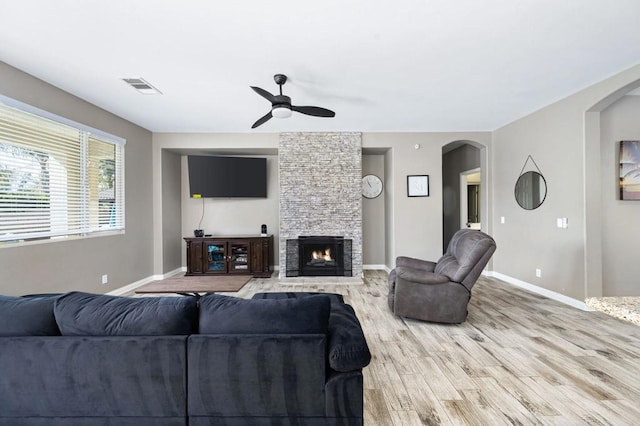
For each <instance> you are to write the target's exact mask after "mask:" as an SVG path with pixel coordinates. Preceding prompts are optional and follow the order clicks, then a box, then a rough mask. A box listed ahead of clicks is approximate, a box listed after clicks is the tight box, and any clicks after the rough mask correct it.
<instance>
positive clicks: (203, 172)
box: [187, 155, 267, 198]
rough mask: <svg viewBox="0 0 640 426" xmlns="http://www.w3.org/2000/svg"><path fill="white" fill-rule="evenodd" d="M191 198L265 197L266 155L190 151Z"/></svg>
mask: <svg viewBox="0 0 640 426" xmlns="http://www.w3.org/2000/svg"><path fill="white" fill-rule="evenodd" d="M187 160H188V165H189V192H190V195H191V197H192V198H216V197H220V198H227V197H245V198H266V197H267V159H266V158H250V157H214V156H203V155H190V156H189V157H188V158H187Z"/></svg>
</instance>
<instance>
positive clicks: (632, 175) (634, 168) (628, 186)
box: [620, 141, 640, 200]
mask: <svg viewBox="0 0 640 426" xmlns="http://www.w3.org/2000/svg"><path fill="white" fill-rule="evenodd" d="M620 199H621V200H640V141H620Z"/></svg>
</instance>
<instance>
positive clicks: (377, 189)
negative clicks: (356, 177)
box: [362, 175, 382, 198]
mask: <svg viewBox="0 0 640 426" xmlns="http://www.w3.org/2000/svg"><path fill="white" fill-rule="evenodd" d="M380 194H382V179H380V178H379V177H378V176H376V175H366V176H365V177H363V178H362V196H363V197H364V198H376V197H377V196H378V195H380Z"/></svg>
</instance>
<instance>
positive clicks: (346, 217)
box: [278, 132, 362, 278]
mask: <svg viewBox="0 0 640 426" xmlns="http://www.w3.org/2000/svg"><path fill="white" fill-rule="evenodd" d="M278 157H279V158H278V163H279V180H280V253H279V263H280V265H281V267H280V278H285V277H286V276H287V269H288V267H287V266H286V265H289V264H291V263H292V260H291V259H289V263H287V257H288V256H289V257H291V254H288V252H289V250H287V241H288V240H297V239H298V238H299V237H301V236H302V237H305V236H313V237H327V238H329V237H335V236H339V237H341V238H342V240H343V241H346V240H349V241H350V247H351V256H350V266H351V268H350V269H351V275H344V270H343V271H341V272H342V274H340V275H338V272H336V270H331V272H330V273H328V272H327V271H329V270H330V269H331V268H332V266H331V264H330V263H325V264H324V265H322V266H320V265H321V264H322V260H321V259H316V260H319V261H318V262H315V265H309V266H315V267H316V268H315V269H314V270H313V272H314V273H315V274H317V275H315V276H327V275H334V276H353V277H358V278H361V277H362V183H361V182H362V135H361V134H360V133H352V132H340V133H282V134H281V135H280V145H279V149H278ZM341 247H344V246H341ZM319 250H320V248H317V249H316V251H319ZM334 250H340V249H338V248H334ZM312 252H313V250H312ZM291 253H293V251H291ZM320 256H321V257H323V258H324V256H330V255H327V254H325V253H324V252H323V253H322V254H321V255H320ZM333 260H335V259H333ZM341 260H342V259H341ZM297 261H298V262H299V259H298V260H297ZM308 262H309V261H306V262H305V264H306V263H308ZM326 262H330V261H328V260H327V261H326ZM312 263H313V262H312ZM342 263H344V261H343V262H342ZM343 269H345V268H344V266H343ZM347 269H348V268H347Z"/></svg>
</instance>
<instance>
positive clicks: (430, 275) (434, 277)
mask: <svg viewBox="0 0 640 426" xmlns="http://www.w3.org/2000/svg"><path fill="white" fill-rule="evenodd" d="M396 276H397V277H398V278H402V279H403V280H405V281H411V282H414V283H420V284H444V283H448V282H449V281H450V280H449V277H447V276H445V275H441V274H436V273H435V272H425V271H420V270H418V269H413V268H406V267H402V266H399V267H397V268H396Z"/></svg>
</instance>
